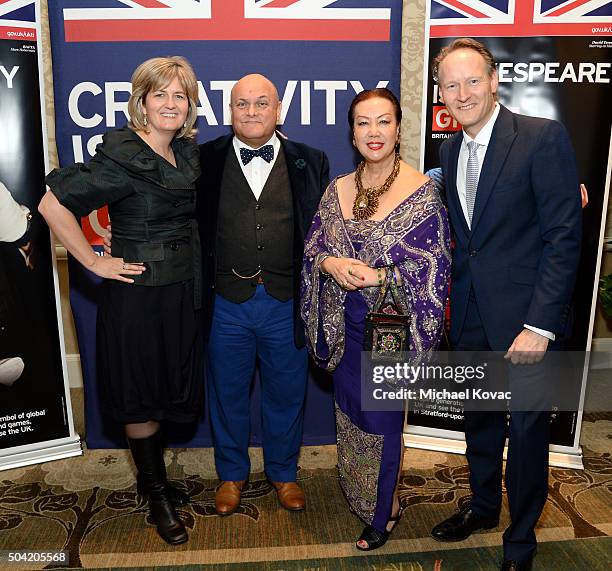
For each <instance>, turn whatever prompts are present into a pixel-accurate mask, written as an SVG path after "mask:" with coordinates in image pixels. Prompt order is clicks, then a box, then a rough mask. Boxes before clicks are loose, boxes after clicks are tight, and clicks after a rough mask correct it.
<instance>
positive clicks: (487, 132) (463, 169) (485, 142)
mask: <svg viewBox="0 0 612 571" xmlns="http://www.w3.org/2000/svg"><path fill="white" fill-rule="evenodd" d="M498 115H499V103H496V104H495V110H494V111H493V115H491V118H490V119H489V120H488V121H487V122H486V124H485V125H484V127H483V128H482V129H480V131H478V134H477V135H476V137H474V138H473V139H472V137H470V136H469V135H468V134H467V133H466V132H465V131H463V142H462V143H461V149H459V161H458V163H457V193H458V194H459V202H460V203H461V209H462V210H463V216H464V218H465V221H466V223H467V225H468V228H470V229H471V228H472V224H471V222H470V219H469V218H468V211H467V197H466V192H465V178H466V174H467V162H468V157H469V151H468V143H470V142H472V141H476V142H477V143H478V150H477V151H476V153H477V154H478V178H479V179H480V171H481V170H482V163H483V162H484V158H485V155H486V154H487V148H488V146H489V141H490V140H491V133H493V127H494V126H495V121H497V116H498ZM476 196H478V194H477V195H476ZM476 200H478V198H476Z"/></svg>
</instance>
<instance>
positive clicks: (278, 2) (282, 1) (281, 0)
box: [262, 0, 299, 8]
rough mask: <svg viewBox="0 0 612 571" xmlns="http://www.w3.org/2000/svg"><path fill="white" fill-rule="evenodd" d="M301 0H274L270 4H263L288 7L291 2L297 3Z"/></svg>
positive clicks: (268, 6) (270, 6)
mask: <svg viewBox="0 0 612 571" xmlns="http://www.w3.org/2000/svg"><path fill="white" fill-rule="evenodd" d="M298 2H299V0H272V2H270V3H269V4H266V5H265V6H262V7H263V8H286V7H287V6H291V4H297V3H298Z"/></svg>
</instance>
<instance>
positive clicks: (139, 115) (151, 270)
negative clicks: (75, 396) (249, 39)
mask: <svg viewBox="0 0 612 571" xmlns="http://www.w3.org/2000/svg"><path fill="white" fill-rule="evenodd" d="M197 101H198V88H197V81H196V77H195V75H194V73H193V70H192V68H191V66H190V65H189V63H188V62H187V61H186V60H185V59H183V58H182V57H177V56H174V57H158V58H153V59H150V60H147V61H145V62H144V63H142V64H141V65H140V66H138V68H137V69H136V71H135V72H134V74H133V76H132V95H131V97H130V100H129V103H128V109H129V113H130V123H129V126H128V127H125V128H122V129H117V130H114V131H109V132H108V133H106V135H104V138H103V142H102V143H101V144H100V145H99V146H98V147H97V149H96V154H95V155H94V157H93V158H92V159H91V160H90V161H89V162H88V163H86V164H81V163H78V164H75V165H72V166H69V167H66V168H62V169H55V170H54V171H53V172H51V173H50V174H49V176H48V177H47V185H48V188H49V192H47V193H46V194H45V196H44V197H43V199H42V201H41V203H40V205H39V210H40V212H41V213H42V215H43V216H44V217H45V219H46V220H47V222H48V224H49V226H50V227H51V230H52V231H53V232H54V234H55V235H56V236H57V237H58V238H59V240H60V241H61V242H62V243H63V244H64V246H66V248H67V249H68V251H69V252H70V253H71V254H72V255H73V256H74V257H75V258H76V259H77V260H78V261H79V262H80V263H81V264H83V266H85V267H86V268H87V269H89V270H90V271H92V272H93V273H95V274H96V275H98V276H100V277H102V278H105V280H104V282H103V285H102V288H101V295H100V298H99V304H98V319H97V359H98V366H97V377H98V385H99V387H100V392H101V395H100V396H101V402H102V407H103V410H104V412H105V414H108V415H109V417H110V418H112V419H113V420H114V421H115V422H119V423H121V424H122V425H124V426H125V433H126V436H127V438H128V442H129V445H130V449H131V452H132V457H133V459H134V463H135V465H136V468H137V470H138V485H139V490H140V491H141V492H142V493H144V494H146V495H148V498H149V509H150V513H151V517H152V519H153V521H154V522H155V524H156V526H157V531H158V533H159V535H160V536H161V537H162V538H163V539H164V540H165V541H166V542H167V543H169V544H171V545H176V544H179V543H184V542H185V541H187V539H188V537H187V532H186V530H185V526H184V525H183V523H182V522H181V520H180V519H179V517H178V515H177V513H176V511H175V506H177V505H182V504H184V503H186V501H188V497H187V496H186V494H184V493H183V492H180V491H179V490H177V489H175V488H172V487H170V486H169V485H168V482H167V477H166V469H165V465H164V459H163V448H162V439H161V436H160V424H161V423H162V422H164V421H173V422H192V421H195V420H196V418H197V417H198V416H199V414H200V411H201V407H202V398H203V395H202V351H203V342H202V339H201V333H200V325H199V323H200V318H199V308H200V285H199V283H200V256H201V252H200V245H199V239H198V229H197V224H196V221H195V219H194V215H195V198H196V197H195V181H196V179H197V178H198V176H199V174H200V164H199V156H198V148H197V146H196V144H195V143H194V141H193V140H192V138H193V136H194V134H195V130H194V128H193V127H194V124H195V121H196V118H197ZM105 204H108V207H109V214H110V217H111V219H112V223H113V241H112V253H111V256H105V257H101V256H98V255H96V253H95V252H94V250H93V249H92V248H91V246H90V245H89V243H88V242H87V240H86V238H85V236H84V234H83V232H82V231H81V228H80V226H79V223H78V219H79V218H80V217H82V216H86V215H87V214H89V212H91V211H92V210H95V209H97V208H100V207H102V206H103V205H105Z"/></svg>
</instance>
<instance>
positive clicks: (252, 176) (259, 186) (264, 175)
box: [233, 133, 280, 200]
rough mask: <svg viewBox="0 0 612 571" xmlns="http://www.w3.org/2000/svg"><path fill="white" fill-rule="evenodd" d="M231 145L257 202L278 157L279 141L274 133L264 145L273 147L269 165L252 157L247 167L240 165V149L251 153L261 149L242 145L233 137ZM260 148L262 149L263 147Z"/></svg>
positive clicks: (258, 158)
mask: <svg viewBox="0 0 612 571" xmlns="http://www.w3.org/2000/svg"><path fill="white" fill-rule="evenodd" d="M233 143H234V151H235V152H236V157H238V163H239V164H240V168H241V169H242V172H243V173H244V177H245V178H246V179H247V182H248V183H249V186H250V187H251V190H252V191H253V194H254V196H255V199H256V200H259V197H260V196H261V192H262V191H263V189H264V186H265V185H266V181H267V180H268V177H269V176H270V173H271V172H272V167H273V166H274V163H275V162H276V158H277V157H278V151H279V149H280V141H279V140H278V137H277V136H276V133H274V134H273V135H272V137H270V140H269V141H268V142H267V143H265V144H266V145H272V146H273V147H274V158H273V159H272V160H271V161H270V162H269V163H268V162H266V161H265V160H264V159H262V158H261V157H253V158H252V159H251V161H250V162H249V164H248V165H243V164H242V159H241V158H240V148H241V147H242V148H244V149H251V150H252V151H256V150H257V149H260V148H261V147H257V149H256V148H254V147H249V146H248V145H246V144H245V143H243V142H242V141H241V140H240V139H239V138H238V137H234V139H233ZM261 146H262V147H263V146H264V145H261Z"/></svg>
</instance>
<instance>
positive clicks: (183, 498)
mask: <svg viewBox="0 0 612 571" xmlns="http://www.w3.org/2000/svg"><path fill="white" fill-rule="evenodd" d="M136 492H138V494H139V495H141V496H144V497H145V498H147V497H148V494H147V490H146V489H145V485H144V482H143V481H142V476H141V475H140V473H138V475H137V476H136ZM166 494H167V496H168V499H169V500H170V503H171V504H172V505H173V506H174V507H175V508H180V507H183V506H186V505H187V504H188V503H189V502H190V501H191V498H190V497H189V494H188V493H187V492H183V490H179V489H178V488H177V487H175V486H173V485H172V484H170V483H167V484H166Z"/></svg>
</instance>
